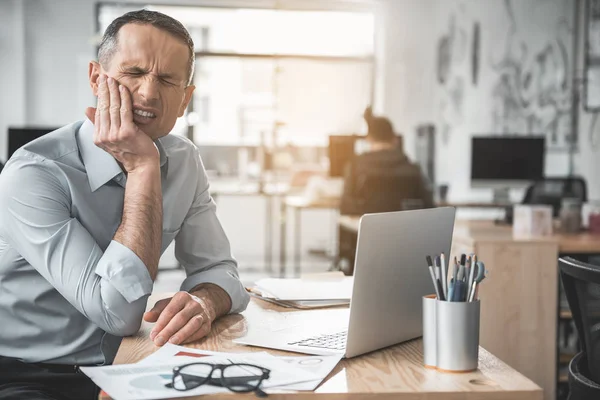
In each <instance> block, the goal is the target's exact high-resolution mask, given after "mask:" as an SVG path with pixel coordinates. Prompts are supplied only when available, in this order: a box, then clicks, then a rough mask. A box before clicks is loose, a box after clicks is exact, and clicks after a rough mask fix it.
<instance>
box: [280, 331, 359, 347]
mask: <svg viewBox="0 0 600 400" xmlns="http://www.w3.org/2000/svg"><path fill="white" fill-rule="evenodd" d="M347 337H348V331H342V332H338V333H332V334H328V335H317V336H313V337H309V338H306V339H302V340H300V341H297V342H291V343H288V344H295V345H297V346H306V347H318V348H321V349H331V350H344V349H346V338H347Z"/></svg>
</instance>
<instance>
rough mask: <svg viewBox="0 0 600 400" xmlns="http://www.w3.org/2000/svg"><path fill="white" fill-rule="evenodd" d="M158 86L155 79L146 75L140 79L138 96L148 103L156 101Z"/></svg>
mask: <svg viewBox="0 0 600 400" xmlns="http://www.w3.org/2000/svg"><path fill="white" fill-rule="evenodd" d="M158 85H159V82H158V80H157V79H156V78H155V77H153V76H151V75H147V76H145V77H144V78H143V79H142V83H141V84H140V86H139V88H138V94H139V95H140V96H141V97H143V98H144V100H146V101H148V102H150V101H152V100H156V99H158Z"/></svg>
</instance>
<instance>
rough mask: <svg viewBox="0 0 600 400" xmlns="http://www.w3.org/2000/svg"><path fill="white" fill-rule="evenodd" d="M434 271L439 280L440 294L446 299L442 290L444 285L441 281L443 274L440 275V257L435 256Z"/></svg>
mask: <svg viewBox="0 0 600 400" xmlns="http://www.w3.org/2000/svg"><path fill="white" fill-rule="evenodd" d="M435 271H436V273H437V275H436V276H437V278H438V279H439V280H440V286H441V292H440V293H442V294H443V295H444V298H445V297H446V291H445V290H444V283H443V281H442V279H443V276H444V275H443V274H442V266H441V260H440V256H435Z"/></svg>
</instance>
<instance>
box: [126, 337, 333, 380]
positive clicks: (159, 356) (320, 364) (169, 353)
mask: <svg viewBox="0 0 600 400" xmlns="http://www.w3.org/2000/svg"><path fill="white" fill-rule="evenodd" d="M240 354H244V353H219V352H215V351H209V350H200V349H192V348H189V347H183V346H177V345H175V344H171V343H166V344H165V345H164V346H162V347H161V348H160V349H158V350H157V351H156V352H154V353H152V354H150V355H149V356H148V357H146V358H144V359H143V360H141V361H140V362H138V363H137V364H136V365H140V364H154V365H156V364H159V363H168V364H172V363H174V362H175V363H177V362H178V361H175V359H176V358H179V357H182V356H186V357H187V356H191V357H194V355H195V356H199V358H202V357H204V356H211V355H220V356H222V357H227V356H230V355H231V356H239V355H240ZM245 354H246V355H250V354H249V353H245ZM263 355H267V356H269V353H267V352H264V351H261V352H255V353H251V355H250V356H251V357H256V356H259V357H260V356H263ZM271 357H276V358H277V359H279V360H281V361H284V362H286V363H287V364H292V365H294V366H297V367H299V368H302V369H304V370H306V371H308V372H310V373H311V374H313V375H315V376H316V377H318V378H317V379H314V380H310V381H306V382H300V383H293V384H289V385H282V386H277V387H272V388H270V389H271V390H272V389H282V390H309V391H310V390H315V389H316V388H317V387H318V386H319V384H321V382H322V381H323V379H325V378H326V377H327V375H329V373H330V372H331V371H332V370H333V368H335V366H336V365H337V364H338V363H339V362H340V360H341V359H342V355H341V354H340V355H332V356H290V357H281V356H271Z"/></svg>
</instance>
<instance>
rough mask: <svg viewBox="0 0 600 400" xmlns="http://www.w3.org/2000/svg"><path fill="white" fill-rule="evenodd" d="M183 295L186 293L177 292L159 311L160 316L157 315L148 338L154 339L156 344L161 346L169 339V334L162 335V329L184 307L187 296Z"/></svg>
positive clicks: (183, 323)
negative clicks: (166, 335)
mask: <svg viewBox="0 0 600 400" xmlns="http://www.w3.org/2000/svg"><path fill="white" fill-rule="evenodd" d="M185 295H187V293H184V292H179V293H177V294H176V295H175V296H173V297H172V298H171V299H170V301H169V303H168V304H167V306H166V307H165V308H164V309H163V311H162V312H161V313H160V317H158V320H157V321H156V324H155V325H154V328H153V329H152V331H151V332H150V340H154V342H155V343H156V344H157V345H159V346H162V345H163V344H165V343H166V341H167V340H169V337H170V336H168V337H164V336H163V335H162V331H163V329H164V328H165V327H166V326H167V325H168V324H169V323H170V322H171V320H172V319H173V318H175V316H176V315H177V314H178V313H179V312H180V311H181V310H183V308H184V307H185V305H186V297H187V296H185ZM188 296H189V295H188ZM185 322H187V320H186V321H185ZM185 322H182V323H181V327H182V326H183V325H185ZM159 343H160V344H159Z"/></svg>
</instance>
